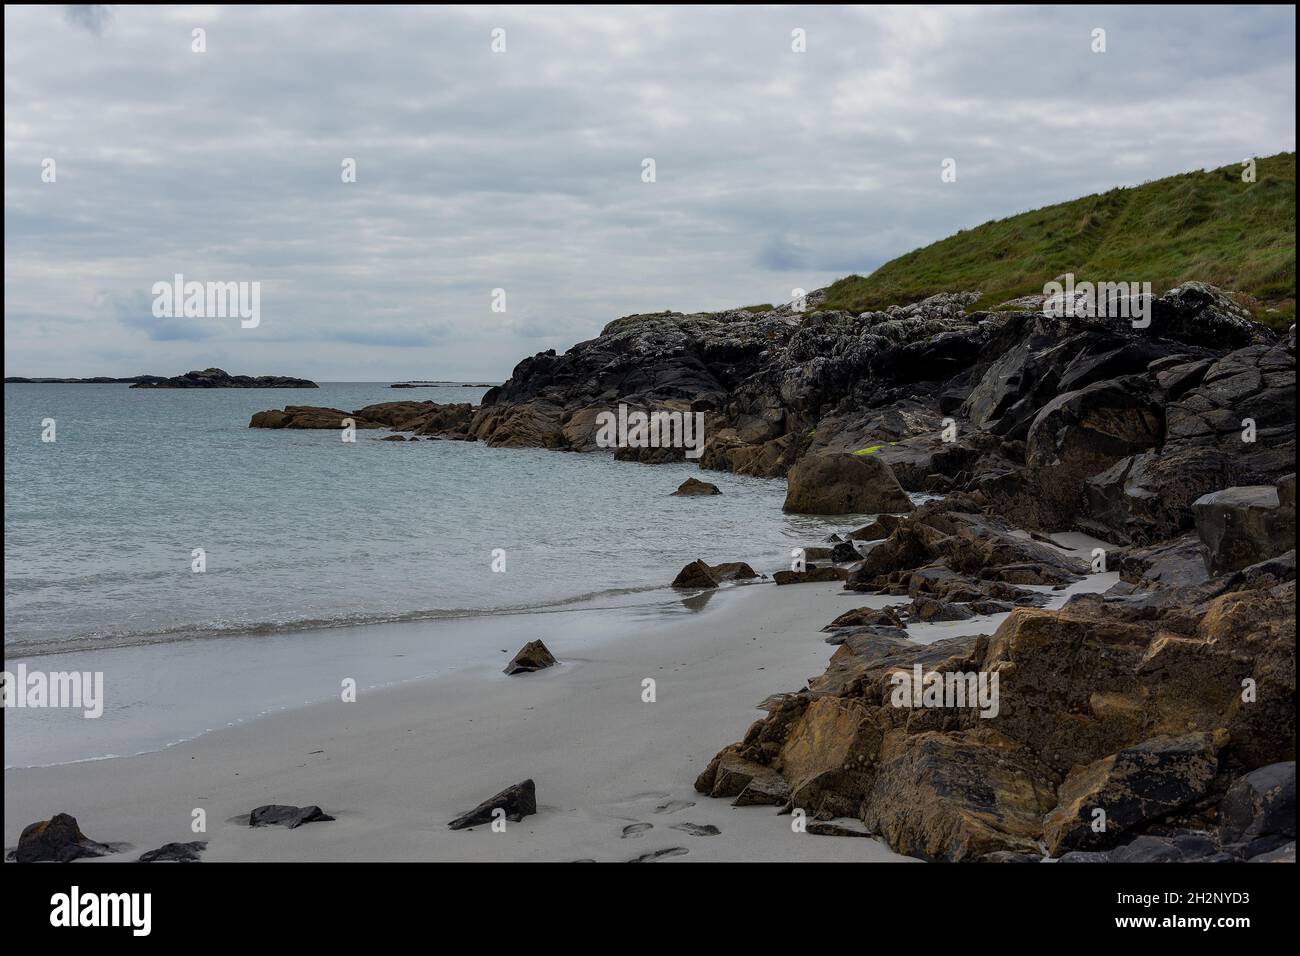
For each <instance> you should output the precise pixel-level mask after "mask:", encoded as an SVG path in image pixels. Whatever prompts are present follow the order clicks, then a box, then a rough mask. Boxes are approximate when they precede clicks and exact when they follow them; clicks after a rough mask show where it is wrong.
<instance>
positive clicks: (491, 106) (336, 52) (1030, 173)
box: [5, 6, 1296, 381]
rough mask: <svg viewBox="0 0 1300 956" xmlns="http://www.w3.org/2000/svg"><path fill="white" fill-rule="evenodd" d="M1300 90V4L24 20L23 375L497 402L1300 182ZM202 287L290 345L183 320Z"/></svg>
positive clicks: (19, 120) (17, 183)
mask: <svg viewBox="0 0 1300 956" xmlns="http://www.w3.org/2000/svg"><path fill="white" fill-rule="evenodd" d="M195 28H202V29H203V30H205V31H206V52H201V53H199V52H194V50H193V49H192V46H193V30H194V29H195ZM1096 28H1103V29H1104V30H1105V31H1106V51H1105V52H1104V53H1094V52H1093V51H1092V45H1093V37H1092V35H1093V31H1094V29H1096ZM495 29H502V30H504V31H505V35H504V36H505V52H501V53H497V52H493V49H492V44H493V37H492V34H493V31H494V30H495ZM795 30H802V31H805V35H806V52H802V53H797V52H794V51H793V50H792V31H795ZM1295 89H1296V83H1295V9H1294V7H1286V8H1248V7H1241V6H1235V7H1205V6H1197V7H1192V6H1189V7H1185V8H1178V7H1172V6H1162V7H1153V8H1143V7H1133V6H1127V7H1114V8H1106V7H1079V8H1070V9H1060V8H1051V9H1042V10H1038V9H1034V8H1030V7H1020V6H1017V7H1010V8H1004V9H999V8H973V7H963V8H956V9H923V8H902V9H889V8H866V9H856V8H829V7H828V8H814V7H790V8H779V7H778V8H768V7H765V8H761V9H736V8H727V9H708V8H677V7H673V8H661V7H653V8H650V7H647V8H596V7H582V8H574V9H564V8H532V9H527V8H521V9H515V8H484V7H477V8H469V9H456V8H414V7H394V8H383V7H364V8H351V7H339V6H330V7H320V8H287V7H286V8H273V7H267V8H256V7H168V8H150V7H116V8H113V7H109V8H103V7H64V8H60V7H57V6H46V7H13V6H7V7H6V8H5V373H6V374H8V375H97V374H101V375H104V374H106V375H133V374H139V373H141V372H150V373H157V374H176V373H179V372H182V371H185V370H187V369H190V368H197V367H204V366H208V365H219V366H222V367H224V368H226V369H228V370H229V371H231V372H236V373H248V374H264V373H281V374H293V375H306V376H309V377H313V378H317V379H319V380H323V381H324V380H329V381H333V380H358V381H365V380H391V379H399V378H428V379H435V378H436V379H453V380H484V381H488V380H490V381H499V380H501V379H502V378H504V377H505V376H506V375H507V374H508V373H509V371H510V369H511V368H512V367H513V366H514V365H515V363H516V362H517V361H518V360H519V359H520V358H522V357H524V356H525V355H529V354H532V353H534V352H537V351H540V350H542V349H547V348H555V349H557V350H560V351H563V350H564V349H565V348H567V347H568V346H570V345H571V344H573V343H574V342H577V341H581V340H583V339H586V338H591V337H592V336H594V335H596V334H597V333H598V332H599V330H600V328H601V326H602V325H604V323H605V322H607V321H609V320H610V319H612V318H615V317H617V316H620V315H625V314H628V313H631V312H646V311H658V310H661V309H664V308H672V309H678V310H685V311H692V310H700V309H720V308H725V307H729V306H738V305H746V304H752V303H757V302H774V301H783V300H785V299H788V298H789V296H790V290H791V289H794V288H796V287H801V288H806V289H814V288H818V287H820V286H823V285H826V284H827V283H829V282H830V281H833V280H834V279H836V278H838V277H840V276H842V275H845V274H848V273H850V272H869V271H870V270H872V269H873V268H875V267H877V266H879V265H880V264H882V263H883V262H886V261H888V260H889V259H891V258H893V257H894V256H896V255H898V254H900V253H902V252H906V251H907V250H909V249H912V248H915V247H917V246H920V245H924V244H926V243H929V242H931V241H934V240H936V239H940V238H942V237H944V236H945V235H948V234H950V233H952V232H954V231H955V230H957V229H959V228H963V227H969V226H973V225H977V224H979V223H980V222H983V221H986V220H988V219H992V218H1001V217H1003V216H1006V215H1010V214H1013V213H1016V212H1019V211H1022V210H1025V209H1031V208H1034V207H1037V206H1041V205H1044V204H1046V203H1051V202H1056V201H1060V200H1065V199H1070V198H1073V197H1075V196H1078V195H1083V194H1086V193H1090V192H1095V191H1097V190H1102V189H1107V188H1109V187H1111V186H1115V185H1126V184H1135V183H1139V182H1142V181H1144V180H1148V179H1153V178H1157V177H1160V176H1164V175H1168V174H1171V173H1176V172H1181V171H1185V170H1188V169H1194V168H1204V167H1212V166H1218V165H1223V164H1226V163H1231V162H1240V161H1241V160H1242V159H1243V158H1245V157H1246V156H1249V155H1257V156H1262V155H1269V154H1272V153H1276V152H1279V151H1282V150H1293V149H1295ZM345 158H352V159H355V160H356V164H357V176H356V182H353V183H345V182H343V181H342V175H341V171H342V163H343V160H344V159H345ZM646 158H652V159H654V161H655V175H656V180H655V181H654V182H643V178H642V170H643V160H645V159H646ZM947 158H952V159H955V160H956V164H957V166H956V168H957V181H956V182H952V183H945V182H942V181H941V178H940V169H941V164H942V162H943V160H945V159H947ZM47 159H53V160H54V161H55V167H54V168H55V175H56V178H55V181H54V182H52V183H49V182H44V181H43V180H42V169H43V162H44V161H45V160H47ZM175 273H181V274H183V275H184V276H185V277H186V278H187V279H192V280H199V281H257V282H260V283H261V324H260V325H259V326H258V327H257V328H255V329H242V328H240V326H239V322H238V321H237V320H232V319H217V318H202V319H200V318H190V319H185V318H161V319H159V318H154V316H153V314H152V310H151V305H152V301H153V296H152V294H151V291H150V290H151V287H152V285H153V284H154V283H155V282H158V281H160V280H167V279H170V278H171V277H172V276H173V275H174V274H175ZM497 288H501V289H504V290H505V291H506V298H505V304H506V311H505V312H494V311H493V310H492V302H493V298H492V290H493V289H497Z"/></svg>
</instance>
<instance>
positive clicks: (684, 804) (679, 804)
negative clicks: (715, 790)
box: [655, 800, 695, 813]
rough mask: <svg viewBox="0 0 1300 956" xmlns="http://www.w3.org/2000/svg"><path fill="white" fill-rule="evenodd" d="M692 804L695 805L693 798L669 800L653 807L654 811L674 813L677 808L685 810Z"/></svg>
mask: <svg viewBox="0 0 1300 956" xmlns="http://www.w3.org/2000/svg"><path fill="white" fill-rule="evenodd" d="M693 806H695V802H694V801H693V800H669V801H668V802H667V803H663V804H660V805H659V806H657V807H655V813H676V812H677V811H678V810H685V809H687V808H688V807H693Z"/></svg>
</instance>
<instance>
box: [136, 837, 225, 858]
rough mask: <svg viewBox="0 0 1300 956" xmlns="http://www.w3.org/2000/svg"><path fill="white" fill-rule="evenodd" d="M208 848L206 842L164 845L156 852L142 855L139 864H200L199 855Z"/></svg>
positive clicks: (150, 851) (148, 851)
mask: <svg viewBox="0 0 1300 956" xmlns="http://www.w3.org/2000/svg"><path fill="white" fill-rule="evenodd" d="M207 848H208V843H207V841H206V840H195V841H194V842H193V843H164V844H163V845H162V846H160V847H158V849H156V850H147V851H146V852H144V853H141V854H140V858H139V859H138V860H137V861H136V862H137V863H198V862H199V854H200V853H202V852H203V851H204V850H206V849H207Z"/></svg>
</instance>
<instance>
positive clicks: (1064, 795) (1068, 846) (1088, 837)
mask: <svg viewBox="0 0 1300 956" xmlns="http://www.w3.org/2000/svg"><path fill="white" fill-rule="evenodd" d="M1226 739H1227V734H1226V733H1220V734H1217V735H1216V734H1209V733H1200V734H1196V733H1193V734H1183V735H1180V736H1177V737H1169V736H1165V737H1155V738H1152V739H1150V740H1145V741H1143V742H1142V743H1140V744H1137V745H1136V746H1133V747H1126V748H1125V749H1123V750H1121V751H1119V752H1118V753H1115V754H1111V755H1110V756H1107V757H1103V758H1102V759H1100V760H1097V761H1094V762H1093V763H1091V764H1088V765H1087V766H1086V767H1082V768H1080V769H1079V770H1076V771H1074V772H1073V773H1071V774H1070V775H1069V776H1068V777H1066V779H1065V781H1064V782H1063V783H1062V784H1061V787H1060V790H1059V791H1058V798H1059V800H1060V802H1059V804H1058V805H1057V806H1056V808H1055V809H1053V810H1052V811H1051V812H1050V813H1049V814H1048V815H1047V820H1046V821H1045V822H1044V825H1043V837H1044V840H1045V841H1046V843H1047V850H1048V853H1050V854H1051V855H1052V856H1059V855H1060V854H1061V852H1062V851H1064V850H1100V849H1107V848H1109V847H1113V846H1115V845H1117V844H1118V843H1119V842H1120V841H1121V840H1122V839H1123V838H1125V837H1127V836H1128V835H1129V834H1131V833H1132V832H1133V831H1134V830H1135V829H1138V828H1140V827H1143V826H1146V825H1148V824H1150V823H1152V822H1154V821H1158V820H1161V819H1163V818H1164V817H1166V816H1168V815H1169V814H1171V813H1173V812H1175V811H1177V810H1180V809H1182V808H1183V807H1185V806H1187V805H1188V804H1190V803H1192V802H1193V801H1194V800H1197V799H1199V798H1201V797H1203V796H1205V794H1206V793H1207V792H1208V790H1209V788H1210V785H1211V783H1212V782H1213V781H1214V777H1215V774H1216V773H1217V772H1218V769H1219V761H1218V752H1219V749H1220V747H1222V745H1223V744H1224V743H1226Z"/></svg>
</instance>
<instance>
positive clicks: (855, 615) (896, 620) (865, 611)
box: [822, 604, 906, 631]
mask: <svg viewBox="0 0 1300 956" xmlns="http://www.w3.org/2000/svg"><path fill="white" fill-rule="evenodd" d="M903 606H904V605H901V604H896V605H893V606H891V607H855V608H853V610H851V611H845V612H844V613H843V614H841V615H840V616H839V617H837V618H836V619H835V620H833V621H831V622H830V623H829V624H827V625H826V626H825V627H823V628H822V630H823V631H830V630H834V629H835V628H839V627H870V626H873V625H878V626H882V627H905V626H906V625H904V623H903V619H902V618H901V617H899V615H898V608H901V607H903Z"/></svg>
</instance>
